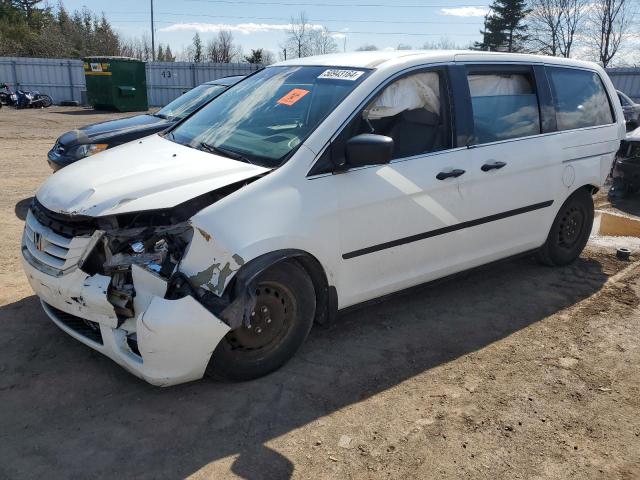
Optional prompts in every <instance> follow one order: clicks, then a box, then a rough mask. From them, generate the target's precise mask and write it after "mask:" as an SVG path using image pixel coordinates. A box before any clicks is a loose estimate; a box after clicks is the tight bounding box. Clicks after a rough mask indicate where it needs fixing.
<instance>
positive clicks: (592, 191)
mask: <svg viewBox="0 0 640 480" xmlns="http://www.w3.org/2000/svg"><path fill="white" fill-rule="evenodd" d="M580 188H584V189H585V190H586V191H588V192H589V193H590V194H591V195H595V194H596V193H598V192H599V191H600V187H597V186H596V185H591V184H589V185H583V186H582V187H580Z"/></svg>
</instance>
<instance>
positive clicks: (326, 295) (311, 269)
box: [294, 252, 338, 325]
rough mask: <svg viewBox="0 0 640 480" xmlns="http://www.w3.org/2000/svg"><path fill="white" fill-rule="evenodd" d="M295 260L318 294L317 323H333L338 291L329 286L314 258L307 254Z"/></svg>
mask: <svg viewBox="0 0 640 480" xmlns="http://www.w3.org/2000/svg"><path fill="white" fill-rule="evenodd" d="M294 260H295V261H296V262H298V264H299V265H300V266H301V267H302V268H304V270H305V271H306V272H307V274H308V275H309V277H310V278H311V281H312V282H313V288H314V290H315V292H316V318H315V321H316V322H317V323H319V324H320V325H326V324H329V323H331V321H332V320H333V319H334V318H335V316H336V313H337V310H338V308H337V307H338V302H337V295H336V289H335V287H333V286H330V285H329V282H328V281H327V274H326V273H325V271H324V268H322V265H321V264H320V262H319V261H318V260H317V259H316V258H315V257H314V256H312V255H310V254H308V253H306V252H304V254H301V255H300V256H296V257H294Z"/></svg>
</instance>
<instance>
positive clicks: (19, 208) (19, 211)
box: [14, 197, 33, 221]
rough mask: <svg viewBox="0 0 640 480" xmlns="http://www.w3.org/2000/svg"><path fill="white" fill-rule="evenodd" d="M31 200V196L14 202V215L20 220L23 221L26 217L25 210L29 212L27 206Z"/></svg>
mask: <svg viewBox="0 0 640 480" xmlns="http://www.w3.org/2000/svg"><path fill="white" fill-rule="evenodd" d="M32 201H33V197H27V198H23V199H22V200H20V201H19V202H18V203H16V206H15V207H14V211H15V213H16V217H18V218H19V219H20V220H22V221H25V220H26V219H27V212H29V207H30V206H31V202H32Z"/></svg>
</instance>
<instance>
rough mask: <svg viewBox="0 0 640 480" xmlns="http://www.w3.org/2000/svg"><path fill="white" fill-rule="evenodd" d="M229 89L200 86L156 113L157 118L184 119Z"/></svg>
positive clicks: (222, 86) (220, 86)
mask: <svg viewBox="0 0 640 480" xmlns="http://www.w3.org/2000/svg"><path fill="white" fill-rule="evenodd" d="M227 88H228V87H226V86H224V85H198V86H197V87H195V88H193V89H191V90H189V91H188V92H187V93H185V94H184V95H180V96H179V97H178V98H176V99H175V100H174V101H173V102H171V103H169V104H168V105H166V106H165V107H163V108H162V109H161V110H160V111H158V113H156V116H158V117H160V118H177V119H182V118H184V117H186V116H187V115H189V114H190V113H191V112H193V111H194V110H195V109H196V108H198V107H199V106H200V105H202V104H203V103H206V102H208V101H209V100H211V99H212V98H215V97H217V96H218V95H220V94H221V93H222V92H224V91H225V90H226V89H227Z"/></svg>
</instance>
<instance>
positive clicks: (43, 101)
mask: <svg viewBox="0 0 640 480" xmlns="http://www.w3.org/2000/svg"><path fill="white" fill-rule="evenodd" d="M38 100H39V101H40V105H41V106H42V107H44V108H48V107H50V106H51V105H53V100H51V97H50V96H49V95H40V96H39V97H38Z"/></svg>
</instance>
